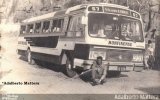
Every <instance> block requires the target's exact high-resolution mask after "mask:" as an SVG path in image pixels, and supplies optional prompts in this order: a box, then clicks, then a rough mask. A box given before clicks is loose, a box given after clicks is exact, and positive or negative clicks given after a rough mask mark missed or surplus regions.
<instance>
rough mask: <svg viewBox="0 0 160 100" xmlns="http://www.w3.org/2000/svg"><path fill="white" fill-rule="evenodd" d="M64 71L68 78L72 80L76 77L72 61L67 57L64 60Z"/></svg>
mask: <svg viewBox="0 0 160 100" xmlns="http://www.w3.org/2000/svg"><path fill="white" fill-rule="evenodd" d="M65 69H66V74H67V76H68V77H70V78H72V77H74V76H76V71H75V70H74V69H73V60H72V59H71V58H69V57H68V56H67V59H66V64H65Z"/></svg>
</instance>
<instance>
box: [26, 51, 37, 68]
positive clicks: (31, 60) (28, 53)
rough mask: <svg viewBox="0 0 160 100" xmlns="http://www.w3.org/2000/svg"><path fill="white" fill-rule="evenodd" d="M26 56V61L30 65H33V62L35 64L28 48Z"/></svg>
mask: <svg viewBox="0 0 160 100" xmlns="http://www.w3.org/2000/svg"><path fill="white" fill-rule="evenodd" d="M26 56H27V61H28V63H29V64H31V65H34V64H35V61H34V59H33V58H32V53H31V50H30V49H28V50H27V54H26Z"/></svg>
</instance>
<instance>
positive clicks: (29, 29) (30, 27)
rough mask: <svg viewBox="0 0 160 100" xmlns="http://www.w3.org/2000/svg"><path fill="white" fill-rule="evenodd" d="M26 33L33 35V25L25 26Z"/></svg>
mask: <svg viewBox="0 0 160 100" xmlns="http://www.w3.org/2000/svg"><path fill="white" fill-rule="evenodd" d="M27 33H33V24H29V25H27Z"/></svg>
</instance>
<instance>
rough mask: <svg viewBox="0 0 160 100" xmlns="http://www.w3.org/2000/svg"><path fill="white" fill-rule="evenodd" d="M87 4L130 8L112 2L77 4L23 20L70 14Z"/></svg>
mask: <svg viewBox="0 0 160 100" xmlns="http://www.w3.org/2000/svg"><path fill="white" fill-rule="evenodd" d="M87 6H109V7H117V8H121V9H129V7H125V6H121V5H116V4H110V3H99V4H81V5H77V6H74V7H70V8H68V9H65V10H61V11H56V12H51V13H47V14H43V15H40V16H36V17H32V18H28V19H25V20H23V21H22V23H30V22H35V21H39V20H43V19H49V18H52V17H54V16H58V15H63V14H69V13H70V12H71V11H74V10H79V9H82V8H87Z"/></svg>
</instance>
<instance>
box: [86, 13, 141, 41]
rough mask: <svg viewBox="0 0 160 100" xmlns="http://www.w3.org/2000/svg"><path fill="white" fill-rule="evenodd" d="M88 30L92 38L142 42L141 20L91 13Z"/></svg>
mask: <svg viewBox="0 0 160 100" xmlns="http://www.w3.org/2000/svg"><path fill="white" fill-rule="evenodd" d="M88 30H89V35H90V36H91V37H96V38H107V39H116V40H124V41H135V42H142V41H143V34H142V24H141V22H140V21H139V20H137V19H133V18H130V17H125V16H118V15H113V14H101V13H90V14H89V15H88Z"/></svg>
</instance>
